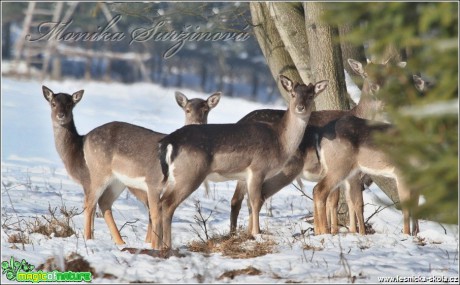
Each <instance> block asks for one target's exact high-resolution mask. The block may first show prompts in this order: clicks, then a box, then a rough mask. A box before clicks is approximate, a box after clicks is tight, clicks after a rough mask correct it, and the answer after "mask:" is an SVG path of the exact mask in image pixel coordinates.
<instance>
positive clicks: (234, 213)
mask: <svg viewBox="0 0 460 285" xmlns="http://www.w3.org/2000/svg"><path fill="white" fill-rule="evenodd" d="M246 192H247V187H246V182H244V181H238V183H237V184H236V188H235V193H233V197H232V202H231V212H230V234H235V233H236V229H237V223H238V215H239V213H240V210H241V204H243V199H244V195H245V194H246ZM250 220H251V219H250ZM248 230H249V231H251V230H252V229H251V228H249V229H248Z"/></svg>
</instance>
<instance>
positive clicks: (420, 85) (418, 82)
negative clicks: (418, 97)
mask: <svg viewBox="0 0 460 285" xmlns="http://www.w3.org/2000/svg"><path fill="white" fill-rule="evenodd" d="M412 78H413V79H414V84H415V88H417V90H418V91H420V92H423V91H424V90H425V80H423V79H422V78H421V77H420V76H418V75H415V74H414V75H412Z"/></svg>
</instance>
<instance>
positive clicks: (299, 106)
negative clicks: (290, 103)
mask: <svg viewBox="0 0 460 285" xmlns="http://www.w3.org/2000/svg"><path fill="white" fill-rule="evenodd" d="M296 109H297V112H299V113H300V112H303V111H304V110H305V105H303V104H302V105H297V107H296Z"/></svg>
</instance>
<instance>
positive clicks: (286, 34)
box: [267, 2, 312, 84]
mask: <svg viewBox="0 0 460 285" xmlns="http://www.w3.org/2000/svg"><path fill="white" fill-rule="evenodd" d="M267 5H268V10H269V12H270V16H271V17H272V19H273V21H274V23H275V26H276V29H277V30H278V33H279V35H280V37H281V40H282V41H283V43H284V46H285V48H286V50H287V51H288V52H289V55H290V56H291V58H292V60H293V62H294V65H295V67H296V68H297V71H298V72H299V74H300V77H302V80H303V83H305V84H309V83H312V79H311V77H312V75H311V69H310V53H309V50H308V40H307V30H306V28H305V14H304V12H303V6H302V4H301V3H286V2H268V3H267Z"/></svg>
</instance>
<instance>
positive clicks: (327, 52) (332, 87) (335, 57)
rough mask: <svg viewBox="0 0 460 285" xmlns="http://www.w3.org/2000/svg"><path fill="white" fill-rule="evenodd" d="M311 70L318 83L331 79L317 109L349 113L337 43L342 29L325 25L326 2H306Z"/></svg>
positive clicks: (340, 53)
mask: <svg viewBox="0 0 460 285" xmlns="http://www.w3.org/2000/svg"><path fill="white" fill-rule="evenodd" d="M304 10H305V23H306V29H307V36H308V43H309V50H310V60H311V69H312V74H313V77H314V81H319V80H324V79H327V80H329V85H328V87H327V89H326V90H325V91H324V92H323V93H322V94H321V95H320V96H319V97H318V98H317V99H316V100H315V102H316V109H317V110H337V109H339V110H340V109H341V110H347V109H349V102H348V100H347V95H346V94H347V89H346V84H345V74H344V72H343V64H342V52H341V50H340V44H337V43H336V39H337V38H338V34H339V31H338V28H336V27H333V26H330V25H328V24H326V23H324V22H323V21H322V19H321V17H322V15H323V13H324V11H323V10H324V3H319V2H305V3H304Z"/></svg>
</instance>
